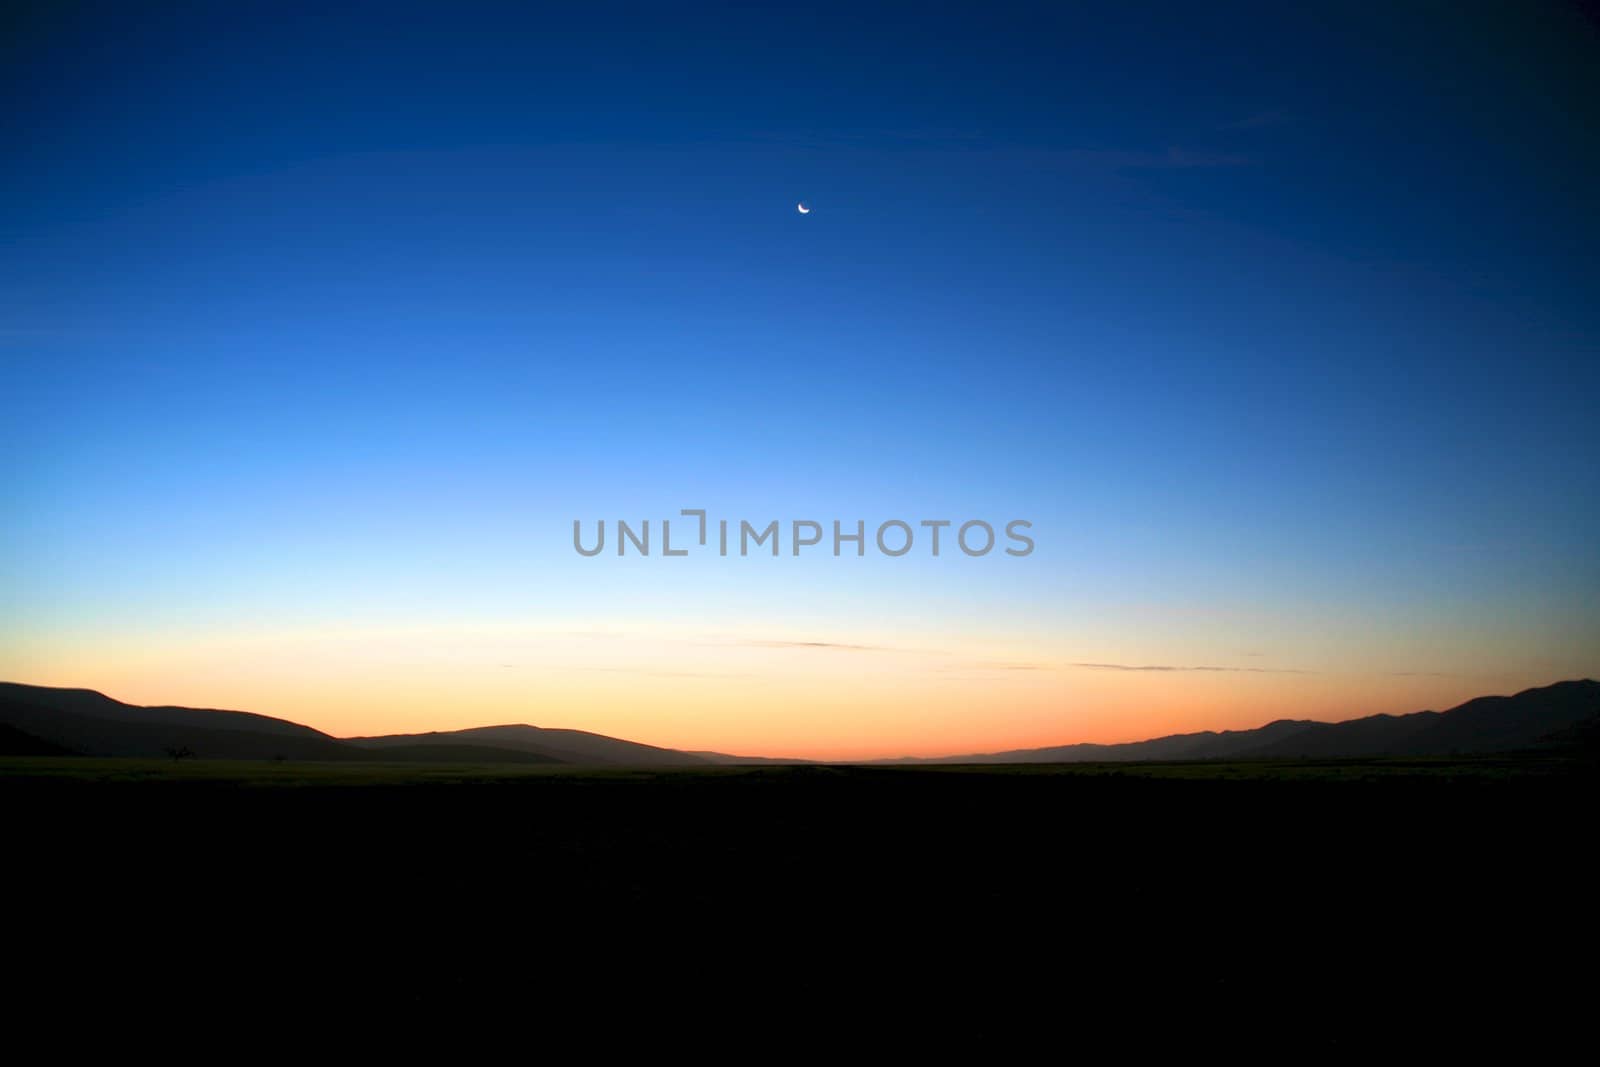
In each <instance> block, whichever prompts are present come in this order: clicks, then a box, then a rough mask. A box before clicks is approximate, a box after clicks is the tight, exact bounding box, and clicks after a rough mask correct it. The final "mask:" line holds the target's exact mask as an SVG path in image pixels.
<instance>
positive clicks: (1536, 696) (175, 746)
mask: <svg viewBox="0 0 1600 1067" xmlns="http://www.w3.org/2000/svg"><path fill="white" fill-rule="evenodd" d="M1597 741H1600V682H1596V681H1593V680H1591V679H1583V680H1580V681H1568V682H1557V683H1555V684H1554V685H1548V686H1544V687H1541V688H1537V689H1528V690H1524V691H1523V692H1521V693H1517V694H1516V695H1515V696H1488V697H1478V698H1477V699H1475V700H1469V701H1467V702H1466V703H1465V704H1461V705H1459V706H1457V707H1454V708H1451V709H1449V710H1448V711H1419V712H1414V713H1412V714H1409V715H1369V716H1367V717H1366V718H1361V719H1350V720H1347V721H1345V722H1338V723H1326V722H1313V721H1310V720H1298V719H1279V720H1276V721H1274V722H1269V723H1267V724H1266V725H1265V726H1261V727H1258V728H1256V729H1253V730H1227V731H1222V732H1216V731H1205V732H1202V733H1192V734H1174V735H1171V736H1168V737H1157V738H1152V739H1150V740H1148V741H1134V742H1129V743H1127V744H1117V745H1099V744H1076V745H1057V746H1051V747H1046V748H1032V749H1015V750H1011V751H1007V752H991V753H982V754H976V755H966V756H944V757H938V758H932V759H925V758H915V757H908V758H905V759H900V760H873V761H867V762H873V763H880V764H882V763H913V764H921V763H1080V762H1098V761H1106V762H1117V761H1131V760H1239V759H1332V758H1361V757H1376V756H1452V755H1481V754H1487V753H1499V752H1527V751H1534V752H1537V751H1548V752H1559V751H1583V752H1588V753H1591V754H1592V753H1593V752H1594V750H1595V748H1596V744H1597ZM178 752H182V753H185V754H188V755H194V756H197V757H200V758H204V759H293V760H358V761H369V762H370V761H382V762H433V763H545V764H557V765H560V764H566V765H576V766H618V767H695V766H700V767H705V766H713V765H719V764H763V763H804V762H807V761H805V760H783V759H772V758H768V757H761V756H729V755H724V754H722V753H718V752H683V751H679V750H677V749H670V748H660V747H657V746H655V745H646V744H641V743H639V742H637V741H627V740H623V739H621V738H616V737H607V736H605V735H604V734H596V733H589V732H587V731H584V730H565V729H550V728H545V727H538V726H528V725H520V724H519V725H505V726H478V727H472V728H470V729H465V730H450V731H436V732H431V733H424V734H389V735H384V736H379V737H351V738H336V737H332V736H330V735H328V734H325V733H322V732H321V731H319V730H314V729H312V728H311V727H309V726H302V725H300V724H299V723H294V722H290V721H288V720H286V719H275V718H272V717H271V716H267V715H257V714H254V713H251V712H244V711H222V710H214V709H204V708H183V707H140V706H137V705H133V704H124V703H122V702H121V701H118V700H113V699H111V698H110V697H108V696H105V695H104V694H102V693H97V692H95V691H93V690H90V689H55V688H49V687H45V686H33V685H21V684H18V683H14V682H0V755H49V754H76V755H91V756H135V757H146V758H152V757H154V758H159V757H162V756H166V755H172V754H174V753H178Z"/></svg>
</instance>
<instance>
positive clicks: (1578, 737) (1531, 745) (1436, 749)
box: [884, 679, 1600, 763]
mask: <svg viewBox="0 0 1600 1067" xmlns="http://www.w3.org/2000/svg"><path fill="white" fill-rule="evenodd" d="M1597 731H1600V682H1596V681H1593V680H1591V679H1584V680H1582V681H1571V682H1557V683H1555V684H1554V685H1547V686H1543V687H1541V688H1537V689H1526V690H1524V691H1522V692H1520V693H1518V694H1516V695H1515V696H1509V697H1506V696H1489V697H1478V698H1476V699H1474V700H1469V701H1467V702H1466V703H1465V704H1462V705H1459V706H1458V707H1454V708H1451V709H1450V710H1448V711H1418V712H1413V713H1411V714H1409V715H1369V716H1367V717H1365V718H1361V719H1350V720H1348V721H1346V722H1336V723H1328V722H1313V721H1310V720H1296V719H1279V720H1277V721H1275V722H1269V723H1267V725H1265V726H1261V727H1258V728H1256V729H1254V730H1224V731H1221V732H1217V731H1212V730H1208V731H1205V732H1203V733H1194V734H1172V735H1170V736H1167V737H1157V738H1153V739H1151V740H1149V741H1132V742H1128V743H1126V744H1117V745H1096V744H1079V745H1056V746H1051V747H1048V748H1025V749H1013V750H1011V751H1007V752H989V753H982V754H977V755H966V756H944V757H939V758H936V759H917V758H915V757H908V758H905V759H901V760H894V761H884V762H896V763H1088V762H1099V761H1107V762H1120V761H1131V760H1222V759H1227V760H1233V759H1352V758H1363V757H1377V756H1470V755H1483V754H1487V753H1499V752H1519V751H1550V752H1554V751H1566V750H1570V749H1573V748H1578V747H1584V746H1585V745H1589V746H1592V743H1593V742H1592V739H1593V737H1594V735H1595V733H1596V732H1597Z"/></svg>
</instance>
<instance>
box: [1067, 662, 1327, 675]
mask: <svg viewBox="0 0 1600 1067" xmlns="http://www.w3.org/2000/svg"><path fill="white" fill-rule="evenodd" d="M1067 666H1069V667H1082V668H1085V669H1086V670H1093V671H1209V672H1216V673H1236V674H1316V673H1317V672H1316V671H1303V670H1297V669H1295V668H1293V667H1205V666H1202V667H1177V666H1169V665H1167V664H1150V665H1135V664H1130V663H1069V664H1067Z"/></svg>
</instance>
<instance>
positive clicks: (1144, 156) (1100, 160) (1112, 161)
mask: <svg viewBox="0 0 1600 1067" xmlns="http://www.w3.org/2000/svg"><path fill="white" fill-rule="evenodd" d="M1056 155H1057V158H1059V159H1062V160H1064V161H1065V162H1067V163H1069V164H1072V165H1075V166H1081V167H1090V168H1096V169H1103V170H1206V169H1214V168H1218V167H1248V166H1251V165H1253V164H1254V163H1255V160H1253V159H1251V158H1250V157H1249V156H1242V155H1237V154H1235V153H1232V152H1209V151H1199V150H1195V149H1192V148H1181V147H1178V146H1176V145H1174V146H1172V147H1169V148H1168V149H1167V150H1166V151H1165V152H1141V151H1126V150H1123V149H1100V148H1073V149H1068V150H1066V151H1064V152H1060V153H1056Z"/></svg>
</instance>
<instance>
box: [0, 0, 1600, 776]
mask: <svg viewBox="0 0 1600 1067" xmlns="http://www.w3.org/2000/svg"><path fill="white" fill-rule="evenodd" d="M322 6H323V5H309V6H306V7H305V8H303V9H298V10H297V9H296V8H295V7H294V5H288V4H273V5H262V6H259V7H255V6H252V5H245V4H196V5H180V4H174V5H127V4H115V5H105V6H92V5H91V6H82V5H68V4H56V3H51V4H45V5H39V6H37V7H33V8H30V7H29V6H28V5H25V4H24V5H7V12H6V15H5V16H4V20H5V21H4V22H3V23H0V50H3V51H0V105H3V106H0V390H3V393H4V397H5V411H6V415H5V418H4V420H3V421H0V457H3V465H0V500H3V502H4V504H3V514H0V551H3V556H0V677H4V678H7V679H10V680H15V681H23V682H33V683H39V684H51V685H75V686H89V687H93V688H98V689H101V690H103V691H106V692H108V693H110V694H111V695H113V696H116V697H118V698H120V699H124V700H129V701H133V702H138V703H156V702H160V703H181V704H190V705H209V706H222V707H235V708H245V709H249V710H254V711H260V712H264V713H268V714H275V715H281V716H285V717H288V718H292V719H295V720H297V721H302V722H306V723H308V724H310V725H313V726H316V727H318V728H321V729H324V730H328V731H330V732H332V733H336V734H349V733H376V732H389V731H400V730H417V729H435V728H452V727H461V726H468V725H480V724H484V723H490V722H518V721H523V722H533V723H537V724H540V725H546V726H569V727H578V728H584V729H590V730H596V731H600V732H603V733H609V734H615V735H620V736H627V737H631V738H635V739H637V740H642V741H648V742H652V743H656V744H663V745H672V746H677V747H686V748H695V749H720V750H723V751H737V752H751V753H765V754H772V755H803V756H823V757H828V756H834V757H855V756H876V755H898V754H939V753H949V752H961V751H979V750H995V749H1002V748H1014V747H1022V746H1030V745H1044V744H1059V743H1067V742H1073V741H1083V740H1094V741H1117V740H1134V739H1139V738H1143V737H1148V736H1152V735H1155V734H1160V733H1167V732H1173V731H1176V730H1189V729H1205V728H1228V727H1248V726H1254V725H1258V724H1260V723H1261V722H1264V721H1266V720H1268V719H1271V718H1276V717H1282V716H1293V717H1316V718H1328V719H1339V718H1348V717H1352V716H1355V715H1362V714H1370V713H1372V712H1377V711H1389V712H1403V711H1411V710H1418V709H1420V708H1423V707H1444V706H1448V705H1450V704H1452V703H1455V702H1458V701H1460V700H1462V699H1465V698H1467V697H1470V696H1474V695H1478V694H1481V693H1487V692H1507V691H1514V690H1516V689H1520V688H1524V687H1527V686H1531V685H1542V684H1546V683H1549V682H1553V681H1556V680H1559V679H1562V678H1569V677H1579V676H1595V675H1600V551H1597V550H1596V546H1597V545H1600V419H1597V418H1596V416H1595V402H1596V397H1597V388H1600V361H1597V357H1600V284H1597V279H1600V263H1597V261H1596V252H1595V249H1596V248H1597V247H1600V243H1597V241H1600V208H1597V194H1596V189H1597V188H1600V179H1597V175H1596V164H1597V162H1600V141H1597V136H1596V133H1595V131H1596V130H1597V129H1600V73H1597V72H1600V29H1597V26H1596V23H1595V22H1593V21H1590V20H1588V19H1586V17H1585V16H1583V15H1581V14H1579V13H1577V12H1576V11H1575V10H1574V9H1571V8H1568V7H1565V6H1562V5H1549V6H1539V5H1517V6H1518V7H1522V6H1527V7H1529V8H1530V10H1527V11H1514V10H1512V6H1511V5H1486V6H1482V7H1476V8H1474V7H1473V6H1471V5H1467V6H1466V7H1463V6H1461V5H1442V4H1440V5H1423V6H1416V7H1412V8H1411V9H1410V10H1409V12H1406V13H1396V12H1392V11H1379V10H1353V9H1356V8H1362V7H1365V6H1366V5H1334V6H1330V8H1329V9H1328V10H1325V11H1323V12H1320V13H1305V12H1300V11H1293V10H1286V9H1287V8H1290V7H1293V6H1295V5H1280V4H1267V5H1261V6H1256V7H1233V6H1229V5H1222V6H1221V7H1214V6H1211V5H1204V6H1197V5H1188V4H1178V5H1172V6H1148V7H1147V6H1140V5H1133V6H1129V7H1126V8H1124V7H1122V6H1120V5H1119V6H1118V7H1117V10H1107V9H1106V6H1104V5H1099V6H1097V7H1095V8H1079V7H1074V6H1069V5H1040V6H1031V5H1030V6H1023V7H1016V8H1007V7H1004V6H993V5H984V6H983V7H982V8H981V9H979V6H978V5H967V6H965V7H964V9H962V8H957V9H947V8H939V7H930V6H929V5H925V4H921V5H907V6H903V7H877V6H874V7H870V8H869V9H868V10H865V11H863V10H862V9H861V8H860V7H859V6H855V5H852V6H848V7H838V8H832V7H829V6H826V5H823V6H818V5H815V4H810V5H806V6H804V7H796V8H792V9H788V10H779V9H773V8H767V9H762V10H755V9H750V10H745V9H737V8H733V7H717V8H708V9H703V10H699V9H694V8H690V7H687V6H684V5H659V4H657V5H644V6H639V7H617V6H610V5H575V10H571V11H566V12H552V11H549V10H544V9H543V8H542V6H540V5H504V6H502V5H479V4H465V5H434V6H428V5H421V6H419V5H408V4H392V3H391V4H382V5H377V4H373V5H359V4H358V5H339V6H340V8H341V10H340V11H338V12H333V13H329V12H325V11H320V10H318V8H320V7H322ZM1371 6H1372V7H1373V8H1377V7H1379V6H1380V5H1371ZM1383 6H1386V5H1383ZM141 7H142V8H144V10H139V8H141ZM801 199H805V200H806V201H807V202H809V203H810V204H811V205H812V206H813V208H814V210H813V212H812V213H811V214H810V215H808V216H804V217H802V216H800V215H799V214H797V213H796V211H795V210H794V204H795V202H796V201H798V200H801ZM688 507H703V508H707V509H709V510H710V512H711V513H712V516H713V517H714V518H715V517H726V518H730V519H733V520H735V521H737V520H738V519H741V518H745V519H749V520H751V521H753V522H755V521H760V522H762V523H764V522H765V521H767V520H769V519H773V518H777V519H783V520H789V519H795V518H811V519H818V520H822V521H824V522H828V521H830V520H832V519H836V518H837V519H841V520H844V521H846V522H853V521H854V520H855V519H858V518H860V519H865V520H867V522H868V524H869V528H870V527H871V526H873V525H875V524H876V523H877V522H880V521H883V520H885V519H890V518H900V519H905V520H908V521H910V522H913V523H915V522H916V521H917V520H919V519H923V518H947V519H952V520H955V521H956V522H958V523H959V522H961V521H964V520H966V519H973V518H981V519H986V520H988V521H990V522H993V523H995V524H996V525H1001V524H1003V523H1005V522H1006V521H1008V520H1010V519H1014V518H1025V519H1028V520H1031V521H1032V522H1033V524H1034V529H1033V535H1034V538H1035V540H1036V543H1037V546H1038V547H1037V550H1036V551H1035V552H1034V554H1033V555H1032V556H1030V557H1027V558H1025V559H1013V558H1009V557H1005V556H998V555H996V556H990V557H985V558H983V559H966V558H964V557H962V556H960V555H959V554H955V553H947V554H946V555H944V556H942V557H941V558H939V559H931V558H929V557H927V556H926V555H925V554H924V553H922V552H921V551H914V552H913V553H912V554H911V555H909V556H907V557H905V558H902V559H886V558H883V557H881V556H876V555H875V554H869V556H868V557H867V558H865V559H855V558H850V557H846V558H842V559H834V558H832V557H831V556H830V555H828V554H827V553H826V552H825V551H824V552H821V553H816V554H815V555H814V556H807V557H803V558H801V559H798V560H796V559H793V558H791V557H789V556H787V555H785V556H784V557H783V558H780V559H777V560H773V559H771V558H751V559H726V560H724V559H717V558H715V557H705V556H695V557H690V558H688V559H682V560H679V559H672V560H667V559H661V558H658V557H652V558H649V559H636V558H628V559H617V558H616V557H615V556H613V555H609V554H607V555H603V556H601V557H598V558H596V559H584V558H580V557H579V556H577V554H576V553H575V552H573V550H572V547H571V524H572V521H573V519H575V518H581V519H583V520H584V522H585V523H586V526H587V527H588V528H590V529H592V524H593V522H594V521H595V520H598V519H600V518H605V519H607V520H608V521H611V522H614V521H615V520H616V519H618V518H625V519H628V520H630V521H631V522H635V523H636V522H637V521H639V520H642V519H646V518H648V519H651V520H652V525H656V524H657V523H658V522H659V520H660V519H661V518H664V517H671V516H676V515H677V512H678V509H680V508H688ZM674 532H675V534H676V533H677V531H676V530H675V531H674ZM658 536H659V532H658ZM1131 668H1140V669H1131ZM1157 668H1159V669H1157ZM1200 668H1204V669H1200Z"/></svg>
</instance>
